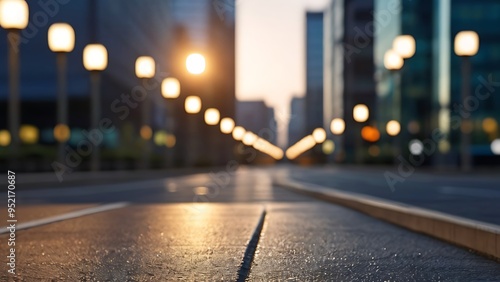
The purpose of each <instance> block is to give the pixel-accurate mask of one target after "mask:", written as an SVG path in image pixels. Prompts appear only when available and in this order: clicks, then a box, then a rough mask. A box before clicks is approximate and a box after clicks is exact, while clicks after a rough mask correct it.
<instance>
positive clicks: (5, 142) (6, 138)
mask: <svg viewBox="0 0 500 282" xmlns="http://www.w3.org/2000/svg"><path fill="white" fill-rule="evenodd" d="M10 141H11V137H10V132H9V131H8V130H5V129H3V130H0V146H2V147H7V146H9V145H10Z"/></svg>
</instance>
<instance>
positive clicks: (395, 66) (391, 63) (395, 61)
mask: <svg viewBox="0 0 500 282" xmlns="http://www.w3.org/2000/svg"><path fill="white" fill-rule="evenodd" d="M403 65H404V61H403V58H402V57H401V56H400V55H399V54H398V53H396V51H394V50H388V51H386V52H385V54H384V67H385V68H386V69H388V70H400V69H401V68H402V67H403Z"/></svg>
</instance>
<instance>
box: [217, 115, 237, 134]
mask: <svg viewBox="0 0 500 282" xmlns="http://www.w3.org/2000/svg"><path fill="white" fill-rule="evenodd" d="M233 129H234V120H233V119H232V118H229V117H226V118H223V119H221V121H220V131H221V132H222V133H224V134H229V133H231V132H232V131H233Z"/></svg>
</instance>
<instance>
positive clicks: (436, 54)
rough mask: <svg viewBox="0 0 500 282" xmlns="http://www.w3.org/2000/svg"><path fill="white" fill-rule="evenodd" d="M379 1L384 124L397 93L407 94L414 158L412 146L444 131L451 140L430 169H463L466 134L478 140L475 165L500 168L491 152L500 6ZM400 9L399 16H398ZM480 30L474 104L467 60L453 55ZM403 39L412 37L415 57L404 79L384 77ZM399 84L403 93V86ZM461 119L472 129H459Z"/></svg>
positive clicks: (404, 120) (405, 139) (405, 116)
mask: <svg viewBox="0 0 500 282" xmlns="http://www.w3.org/2000/svg"><path fill="white" fill-rule="evenodd" d="M391 2H392V1H383V0H376V1H375V18H376V19H377V20H376V21H375V30H376V35H375V54H376V56H375V58H376V59H375V65H376V73H377V74H376V78H377V100H378V102H377V103H378V106H379V109H380V110H379V111H378V115H377V121H378V122H379V123H380V124H381V125H382V124H384V123H385V122H387V121H388V120H390V119H393V118H394V117H393V116H391V114H392V113H394V111H393V110H392V107H393V104H392V100H393V99H394V97H393V95H394V93H397V91H400V93H401V117H400V122H401V125H402V126H401V127H402V131H401V137H400V138H401V147H402V150H403V152H404V155H407V154H409V151H408V146H407V144H408V143H409V142H410V140H413V139H419V140H425V139H429V140H432V136H433V132H434V130H436V129H439V130H440V132H442V133H444V135H445V136H444V137H443V138H441V139H439V140H435V141H433V142H434V143H435V145H436V149H435V150H433V152H432V153H429V154H427V153H426V154H425V163H427V164H434V165H442V166H454V165H456V164H458V163H459V162H460V156H459V155H460V139H461V138H460V136H461V130H466V131H468V132H470V134H471V146H470V149H469V150H470V152H471V154H472V156H473V163H475V164H491V163H494V162H498V159H495V157H494V156H493V153H492V152H491V149H490V144H491V142H492V141H493V140H494V139H495V138H498V134H499V131H498V121H499V120H500V111H499V109H500V99H499V98H498V97H497V95H494V92H495V90H496V89H497V88H498V86H499V85H500V84H499V83H496V82H497V81H500V71H499V69H498V67H497V66H498V64H499V63H500V41H498V32H497V31H496V30H495V29H492V28H491V27H492V26H497V25H499V24H500V18H499V17H498V14H499V13H500V3H499V2H498V1H489V0H480V1H465V0H444V1H423V2H422V1H418V2H417V1H397V4H398V5H399V6H398V5H396V6H394V5H392V4H391ZM394 7H397V8H398V9H397V10H394ZM463 30H473V31H475V32H477V33H478V35H479V42H480V43H479V51H478V53H477V54H476V55H475V56H473V57H471V58H470V63H471V66H472V72H471V75H470V79H471V83H470V89H469V93H470V94H471V96H470V98H468V99H466V100H462V97H461V85H462V84H461V83H462V76H461V67H462V60H461V58H460V57H458V56H457V55H455V53H454V38H455V35H456V34H457V33H458V32H460V31H463ZM398 35H411V36H413V37H414V38H415V41H416V52H415V55H414V56H413V57H411V58H408V59H405V60H404V66H403V68H402V69H401V70H400V71H399V72H398V75H399V79H400V84H399V83H397V81H395V78H396V79H398V77H397V76H396V77H395V76H394V75H391V74H390V73H389V71H387V70H385V68H384V63H383V57H384V53H385V52H386V51H387V50H389V49H391V46H392V42H393V40H394V38H396V36H398ZM398 84H399V85H398ZM462 115H467V116H469V115H470V119H471V123H469V124H465V125H460V120H461V116H462Z"/></svg>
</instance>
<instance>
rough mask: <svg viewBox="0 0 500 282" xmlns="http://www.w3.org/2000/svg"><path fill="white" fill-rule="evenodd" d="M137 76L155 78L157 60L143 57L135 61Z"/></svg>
mask: <svg viewBox="0 0 500 282" xmlns="http://www.w3.org/2000/svg"><path fill="white" fill-rule="evenodd" d="M135 75H136V76H137V77H138V78H152V77H154V76H155V60H154V59H153V58H152V57H149V56H141V57H139V58H137V60H136V61H135Z"/></svg>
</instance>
